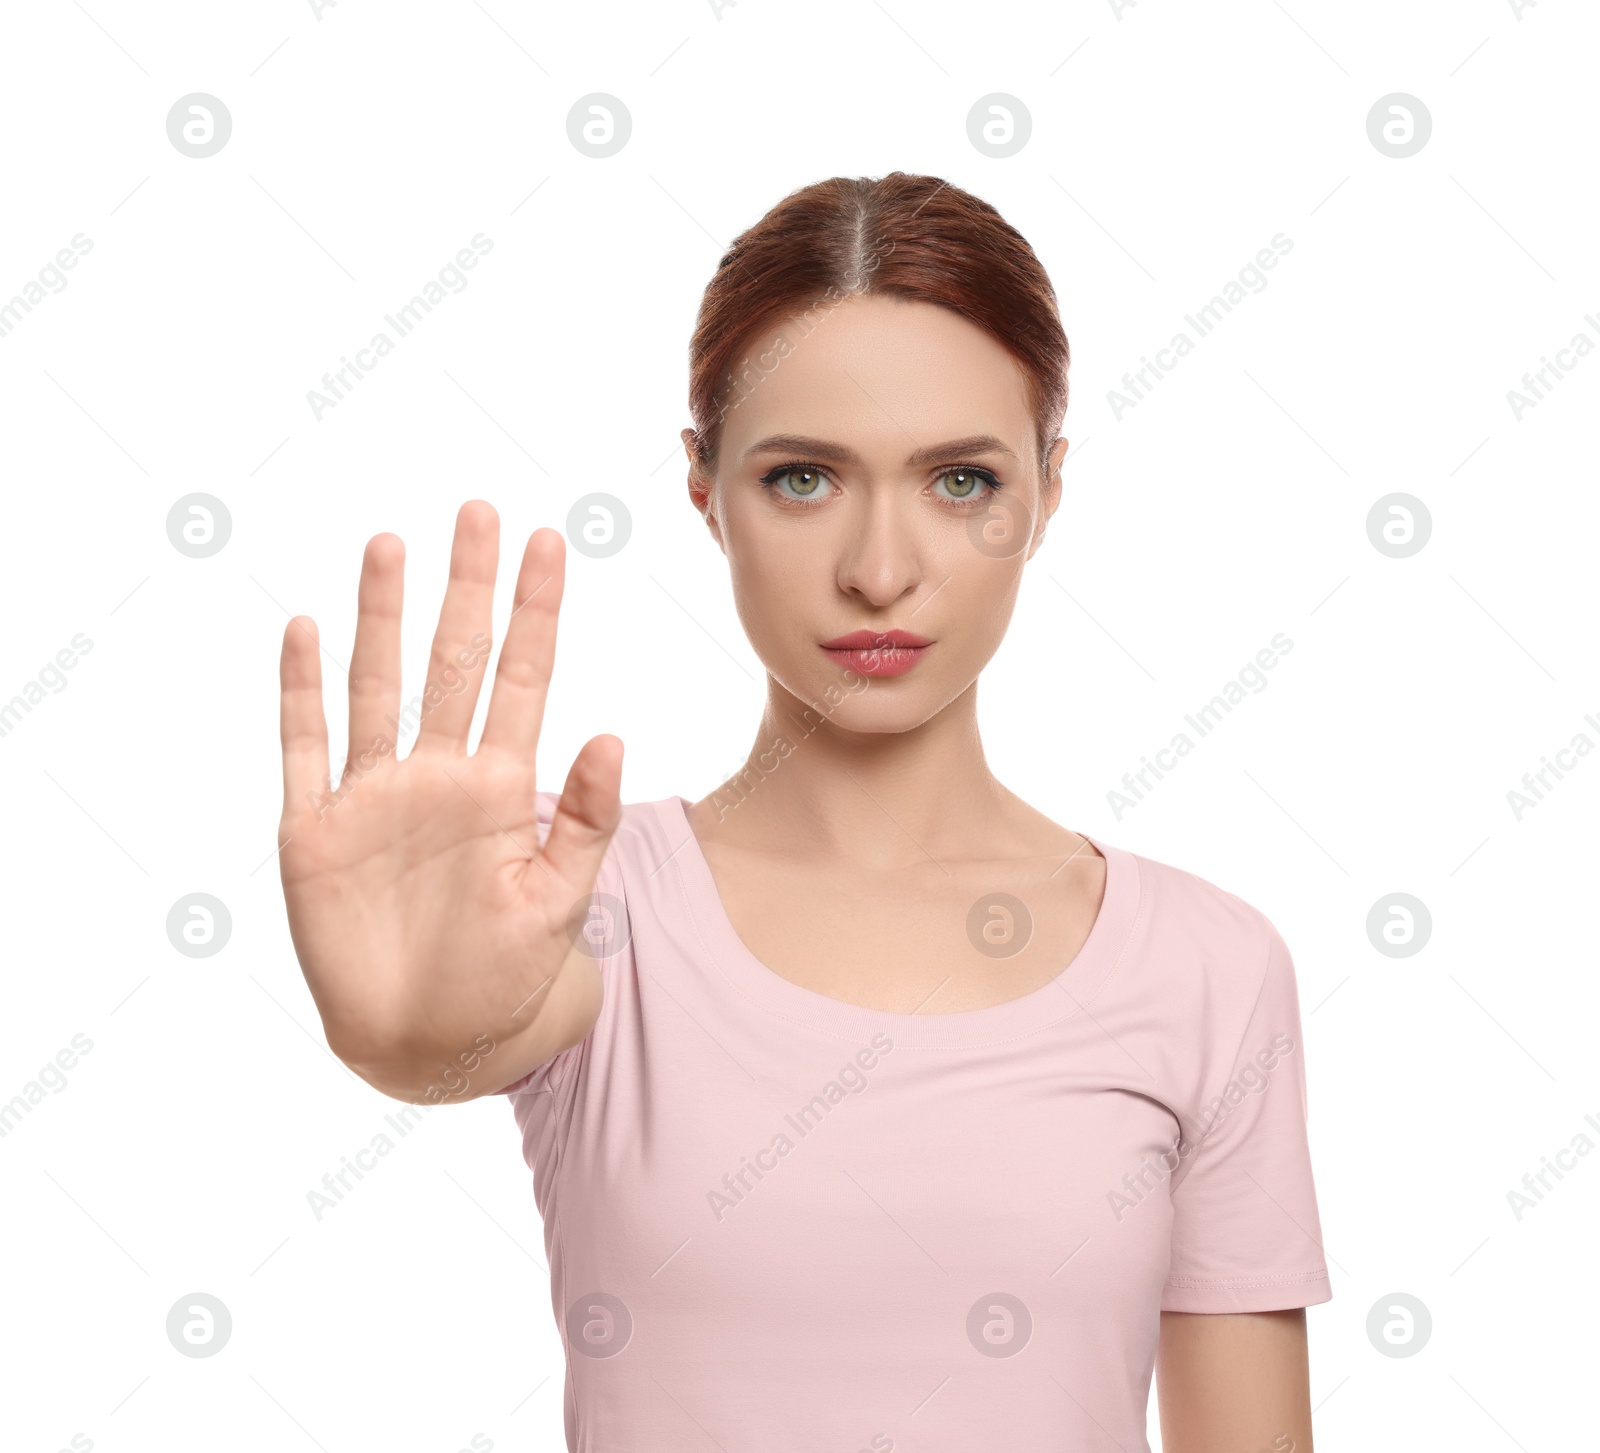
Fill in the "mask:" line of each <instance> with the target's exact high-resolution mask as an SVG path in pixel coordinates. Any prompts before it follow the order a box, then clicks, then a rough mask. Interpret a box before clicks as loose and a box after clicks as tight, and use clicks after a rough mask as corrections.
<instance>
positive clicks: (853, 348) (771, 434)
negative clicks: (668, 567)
mask: <svg viewBox="0 0 1600 1453" xmlns="http://www.w3.org/2000/svg"><path fill="white" fill-rule="evenodd" d="M749 356H750V357H751V358H753V359H760V360H761V364H762V368H763V370H765V371H763V372H762V373H761V374H760V375H759V376H758V375H757V374H756V373H755V371H754V370H753V369H752V370H751V372H750V373H749V374H748V375H747V377H746V379H745V381H744V384H743V388H742V391H741V393H742V396H740V397H739V402H738V403H737V405H736V406H734V407H732V408H730V409H729V411H728V413H727V416H726V418H725V419H724V421H723V432H722V444H721V450H720V455H719V461H718V467H717V472H716V476H715V478H714V480H707V479H704V478H699V477H696V475H695V474H694V472H693V470H692V468H691V473H690V482H689V490H690V495H691V498H693V499H694V501H695V506H696V508H697V509H699V510H701V511H702V513H703V514H704V515H705V518H706V522H707V524H708V526H709V527H710V529H711V532H712V534H713V535H714V536H715V538H716V540H717V543H718V544H719V545H720V546H721V547H722V551H723V553H724V554H725V555H726V556H727V558H728V565H729V568H730V571H731V573H732V578H733V594H734V601H735V604H736V606H737V608H738V611H739V619H740V620H741V621H742V622H743V624H744V628H745V632H746V634H747V635H748V636H749V638H750V643H751V645H752V646H753V647H754V648H755V652H756V654H757V655H758V656H759V657H760V658H761V661H762V664H763V665H764V666H765V667H766V669H767V671H768V673H769V674H770V675H771V676H772V678H773V679H774V680H775V681H776V682H777V683H778V684H779V685H780V686H782V687H783V688H784V689H785V690H787V691H788V692H790V693H791V694H792V695H793V696H795V697H797V698H799V700H800V701H802V702H805V703H809V704H811V705H813V706H814V707H816V708H818V709H819V711H821V712H823V713H825V714H826V715H827V717H828V718H829V719H830V720H832V721H833V722H835V723H836V724H837V725H838V726H840V727H843V728H845V729H847V730H852V731H864V732H898V731H907V730H909V729H911V728H913V727H916V726H919V725H920V724H921V723H923V722H925V721H927V720H928V719H929V718H930V717H932V716H934V715H935V714H936V713H937V712H939V711H940V710H942V709H943V708H944V707H945V706H947V705H949V703H950V702H952V701H953V700H955V699H956V698H957V697H958V696H960V695H961V694H962V693H963V692H964V691H966V690H967V688H968V687H969V686H971V685H972V683H973V682H974V680H976V678H977V675H978V673H979V671H981V670H982V669H983V667H984V665H985V664H986V663H987V662H988V660H989V658H990V657H991V656H992V655H993V654H994V652H995V650H996V648H997V647H998V646H999V644H1000V639H1001V637H1002V636H1003V635H1004V634H1005V630H1006V626H1007V624H1008V623H1009V621H1010V619H1011V611H1012V608H1013V606H1014V605H1015V602H1016V597H1017V589H1018V585H1019V583H1020V581H1021V578H1022V569H1023V566H1024V565H1025V564H1026V563H1027V561H1028V559H1029V558H1030V557H1031V556H1032V555H1033V552H1034V551H1035V550H1036V549H1037V548H1038V546H1039V542H1040V540H1041V538H1042V537H1043V534H1044V526H1045V523H1046V521H1047V520H1048V519H1049V517H1050V515H1051V514H1052V513H1054V511H1055V508H1056V505H1057V504H1058V503H1059V501H1060V495H1061V479H1060V473H1059V470H1060V464H1061V459H1062V457H1063V456H1064V455H1065V453H1066V450H1067V441H1066V440H1065V439H1057V440H1055V441H1054V444H1053V446H1052V448H1051V451H1050V455H1049V465H1048V471H1047V474H1046V476H1045V478H1043V479H1041V477H1040V471H1039V464H1038V454H1037V449H1036V446H1035V440H1034V426H1033V420H1032V417H1031V415H1030V412H1029V409H1028V404H1027V396H1026V393H1025V389H1024V375H1023V373H1022V371H1021V369H1020V367H1019V366H1018V365H1017V363H1016V362H1015V360H1014V359H1013V358H1012V357H1011V355H1010V354H1009V353H1008V352H1007V351H1006V350H1005V349H1004V348H1002V347H1001V346H1000V344H998V343H996V342H995V341H994V340H993V339H992V338H990V337H989V335H988V334H986V333H985V332H983V330H982V329H980V328H978V327H976V326H974V325H973V324H971V323H969V322H967V321H966V319H964V318H962V317H960V316H958V315H957V314H955V313H953V312H951V311H950V310H949V309H947V308H941V307H938V306H936V305H934V304H931V303H922V302H908V301H904V300H901V299H897V298H888V297H882V296H871V295H869V296H862V295H860V294H856V295H852V296H850V297H848V298H846V299H845V300H844V301H842V302H839V303H837V304H835V305H833V306H831V307H829V308H827V309H826V310H825V311H819V312H818V313H814V314H813V315H812V319H811V331H810V332H809V333H807V332H806V331H805V328H804V327H803V326H802V325H801V323H800V322H799V321H798V320H796V321H794V322H792V323H788V324H784V325H782V326H781V327H779V328H777V329H775V330H774V332H773V334H772V336H770V337H768V338H765V339H758V340H757V342H756V344H755V346H754V347H752V349H751V350H750V355H749ZM692 437H693V435H692V431H690V430H687V429H686V430H684V439H685V443H686V444H688V443H689V442H690V441H691V440H692ZM691 460H692V455H691ZM888 632H900V633H904V634H903V636H901V637H898V638H896V637H893V636H891V637H890V638H889V641H888V642H885V641H883V640H882V639H880V638H881V636H882V635H883V634H884V633H888ZM857 633H868V634H863V635H860V636H859V637H858V639H857V640H855V641H851V640H848V639H845V640H841V638H848V637H851V636H855V635H857ZM897 639H898V640H900V641H902V642H904V644H900V645H897V644H895V642H896V640H897ZM923 643H925V644H923ZM852 647H853V648H854V649H852Z"/></svg>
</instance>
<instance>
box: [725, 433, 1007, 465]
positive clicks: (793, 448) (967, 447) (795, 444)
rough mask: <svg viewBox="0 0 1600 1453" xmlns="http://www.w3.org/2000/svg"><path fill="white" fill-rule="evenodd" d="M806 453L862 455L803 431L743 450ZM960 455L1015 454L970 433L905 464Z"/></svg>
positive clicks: (832, 457)
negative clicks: (802, 432)
mask: <svg viewBox="0 0 1600 1453" xmlns="http://www.w3.org/2000/svg"><path fill="white" fill-rule="evenodd" d="M770 453H782V454H806V455H810V456H811V457H812V458H815V459H823V460H829V461H832V462H835V463H838V464H860V463H861V462H862V461H861V456H860V455H859V454H857V453H856V451H855V450H854V449H852V448H850V447H849V445H847V444H838V443H835V442H834V441H832V440H830V439H813V438H811V437H810V436H809V435H805V434H769V435H768V436H767V437H766V438H765V439H758V440H757V441H756V442H755V443H754V444H752V445H751V446H750V447H749V448H748V449H746V450H745V457H746V458H747V459H748V458H749V457H750V456H751V455H752V454H770ZM963 454H1004V455H1005V456H1006V457H1007V458H1008V459H1015V458H1016V455H1015V454H1014V453H1013V452H1012V450H1011V449H1010V448H1009V447H1008V446H1007V445H1006V443H1005V441H1004V440H1001V439H997V438H995V436H994V435H993V434H971V435H968V436H967V437H966V438H964V439H947V440H945V441H944V443H942V444H930V445H928V446H927V447H926V448H923V449H917V450H915V451H913V452H912V453H911V454H908V455H907V456H906V464H907V465H909V466H911V467H913V468H915V467H916V466H917V465H920V464H939V463H941V462H943V461H945V460H948V459H953V458H955V457H957V456H958V455H963Z"/></svg>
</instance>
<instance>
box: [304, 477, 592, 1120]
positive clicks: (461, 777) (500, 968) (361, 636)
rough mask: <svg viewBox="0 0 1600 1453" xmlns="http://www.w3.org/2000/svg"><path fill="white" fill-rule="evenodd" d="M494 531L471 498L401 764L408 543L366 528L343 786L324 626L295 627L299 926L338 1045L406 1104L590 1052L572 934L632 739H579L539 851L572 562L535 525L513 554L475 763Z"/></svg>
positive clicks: (494, 518)
mask: <svg viewBox="0 0 1600 1453" xmlns="http://www.w3.org/2000/svg"><path fill="white" fill-rule="evenodd" d="M499 534H500V529H499V517H498V515H497V514H496V513H495V510H494V509H493V507H492V506H490V505H488V504H487V503H485V502H484V501H482V500H472V501H469V502H468V503H467V504H465V505H463V506H462V508H461V511H460V513H459V515H458V516H457V518H456V531H455V540H454V543H453V546H452V549H451V555H450V581H449V585H448V586H447V588H446V591H445V598H444V605H443V607H442V609H441V611H440V613H439V624H438V629H437V631H436V632H435V635H434V639H433V648H432V652H431V654H430V657H429V662H428V676H427V682H426V685H425V686H424V688H423V691H422V693H421V700H420V703H417V706H420V710H421V712H422V716H421V721H420V726H419V729H418V732H417V739H416V742H415V745H414V746H413V747H412V749H411V751H410V753H409V754H408V755H407V756H406V757H405V758H404V759H400V758H398V756H397V740H396V738H397V736H398V729H397V725H396V723H397V722H399V721H400V720H401V719H402V717H401V710H400V611H401V600H402V596H403V589H404V573H405V563H404V562H405V548H404V546H403V545H402V543H401V541H400V540H399V538H398V537H396V536H394V535H378V536H375V537H374V538H373V539H372V540H371V541H370V542H369V543H368V545H367V550H366V556H365V559H364V560H363V562H362V568H361V588H360V600H359V606H358V613H357V620H356V636H355V645H354V649H353V651H352V653H351V660H350V739H349V750H348V753H347V758H346V762H345V769H344V773H343V776H342V778H341V781H340V783H339V785H338V787H337V788H334V787H333V786H332V785H331V783H330V781H329V771H328V767H329V763H328V728H327V722H326V719H325V717H324V715H323V708H322V669H321V660H320V646H319V643H318V640H317V632H316V625H315V623H314V622H313V621H312V620H311V619H310V618H309V617H305V616H297V617H296V618H295V619H294V620H292V621H291V622H290V623H289V626H288V629H287V630H286V631H285V633H284V640H283V656H282V664H281V682H282V707H281V729H282V738H283V816H282V819H281V821H280V824H279V832H278V841H279V843H280V844H281V851H280V853H279V861H280V863H281V867H282V875H283V893H284V900H285V903H286V905H287V908H288V915H289V930H290V934H291V936H292V938H293V940H294V946H295V952H296V954H297V955H298V957H299V960H300V965H301V968H302V969H303V970H304V971H305V976H306V982H307V984H308V985H309V986H310V989H311V994H312V997H313V999H314V1000H315V1001H316V1005H317V1009H318V1011H319V1012H320V1013H321V1016H322V1023H323V1029H324V1032H325V1033H326V1034H327V1037H328V1043H329V1045H330V1047H331V1048H332V1049H333V1050H334V1052H335V1053H336V1054H338V1056H339V1057H340V1058H341V1059H342V1060H344V1061H345V1063H346V1064H348V1065H350V1067H351V1068H352V1069H354V1070H355V1071H356V1072H357V1073H358V1074H360V1075H361V1076H362V1077H363V1078H364V1079H366V1080H367V1081H368V1082H369V1083H371V1084H373V1085H375V1086H376V1087H377V1088H379V1089H381V1090H383V1091H385V1092H386V1093H388V1094H391V1095H394V1096H396V1097H397V1098H401V1099H420V1098H423V1097H424V1096H426V1098H429V1099H434V1100H438V1099H440V1098H473V1097H475V1096H476V1095H478V1094H483V1093H487V1092H489V1091H491V1090H494V1089H498V1088H501V1087H502V1086H503V1085H505V1084H508V1083H510V1082H511V1081H512V1080H513V1079H515V1078H517V1077H518V1076H519V1075H520V1074H522V1073H525V1072H526V1070H527V1069H529V1068H531V1067H532V1066H533V1065H534V1064H537V1063H538V1062H539V1061H540V1060H542V1059H545V1058H547V1057H548V1056H549V1055H550V1054H553V1053H555V1052H556V1050H558V1049H561V1048H564V1047H565V1045H566V1044H568V1043H573V1042H575V1041H576V1039H578V1038H580V1037H581V1036H582V1034H583V1033H585V1032H587V1029H588V1026H589V1024H591V1023H592V1022H593V1017H594V1013H595V1012H596V1010H597V1009H598V1004H599V992H600V991H599V979H598V974H597V973H596V970H595V964H594V961H593V959H592V958H591V957H589V955H588V954H587V953H586V952H584V948H583V945H582V939H581V935H574V934H573V933H571V932H570V931H569V927H568V925H569V923H570V922H572V921H573V915H574V914H575V913H576V914H577V915H578V917H579V918H580V919H581V917H582V915H583V909H584V905H585V903H586V900H587V898H588V895H589V893H590V891H591V890H592V888H593V886H594V882H595V878H596V876H597V874H598V873H599V869H600V864H601V860H602V858H603V856H604V854H605V850H606V847H607V845H608V844H609V842H610V841H611V837H612V834H613V833H614V832H615V831H616V827H617V824H618V823H619V822H620V820H621V813H622V808H621V800H620V784H621V775H622V743H621V742H620V741H619V740H618V739H617V738H616V737H612V736H599V737H594V738H592V739H591V740H590V741H589V742H587V743H586V744H585V745H584V747H583V750H582V751H580V752H579V753H578V756H577V758H576V760H575V761H574V762H573V765H572V769H571V771H570V773H569V774H568V777H567V782H566V786H565V788H564V790H563V792H562V795H561V800H560V803H559V804H558V807H557V809H556V813H555V818H554V821H553V823H552V824H551V827H550V832H549V836H548V839H547V841H546V842H545V843H544V844H543V845H542V846H541V845H540V843H539V837H538V828H537V822H536V816H535V786H534V758H535V752H536V748H537V745H538V740H539V729H540V726H541V723H542V721H543V718H544V707H545V700H546V695H547V693H548V690H549V685H550V674H551V668H552V664H553V662H554V658H555V642H556V622H557V616H558V613H559V610H560V605H561V594H562V585H563V577H564V563H565V544H564V542H563V541H562V539H561V536H560V535H559V534H557V533H556V531H554V530H550V529H541V530H537V531H535V532H534V534H533V535H532V536H531V537H530V538H529V540H528V545H527V549H526V551H525V553H524V555H523V559H522V567H521V570H520V572H519V574H518V577H517V586H516V595H515V601H514V608H513V611H512V614H511V619H510V622H509V624H508V627H507V631H506V637H505V645H504V647H503V649H502V650H501V652H500V659H499V663H498V666H497V668H496V673H495V682H494V690H493V693H492V695H491V696H490V699H489V710H488V716H487V719H486V721H485V723H484V729H483V736H482V739H481V740H480V742H479V743H478V749H477V751H475V752H473V753H471V754H470V755H469V754H468V752H467V733H468V729H469V728H470V726H471V724H472V718H473V712H474V709H475V707H476V705H477V700H478V692H479V688H480V686H481V685H482V681H483V677H484V675H485V674H486V672H487V668H488V657H489V650H490V631H491V627H492V623H493V596H494V581H495V572H496V566H497V564H498V559H499ZM415 715H416V711H415V709H413V710H412V712H411V717H412V718H413V719H414V718H415ZM441 1086H442V1087H443V1088H442V1091H441V1088H440V1087H441Z"/></svg>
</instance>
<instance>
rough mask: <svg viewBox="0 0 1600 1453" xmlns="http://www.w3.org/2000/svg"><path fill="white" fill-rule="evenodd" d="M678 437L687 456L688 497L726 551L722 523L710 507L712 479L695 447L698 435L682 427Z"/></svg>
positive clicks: (720, 546) (720, 547)
mask: <svg viewBox="0 0 1600 1453" xmlns="http://www.w3.org/2000/svg"><path fill="white" fill-rule="evenodd" d="M678 437H679V438H680V439H682V440H683V452H684V453H685V454H687V455H688V456H689V480H688V484H689V499H690V501H691V503H693V505H694V507H695V512H696V513H697V514H698V515H699V516H700V517H701V519H703V520H704V521H705V522H706V527H707V528H708V529H709V530H710V531H711V535H712V538H713V539H715V540H716V542H717V546H718V548H719V549H722V550H723V551H724V553H726V547H725V546H723V544H722V525H721V523H720V522H719V521H718V519H717V516H716V512H715V511H714V510H713V509H712V508H711V486H712V480H711V477H710V476H709V475H707V474H705V473H704V472H703V471H702V469H701V467H700V454H699V450H698V447H697V444H698V440H699V435H697V434H696V433H695V431H694V430H693V429H684V430H683V431H682V432H681V433H680V434H679V436H678Z"/></svg>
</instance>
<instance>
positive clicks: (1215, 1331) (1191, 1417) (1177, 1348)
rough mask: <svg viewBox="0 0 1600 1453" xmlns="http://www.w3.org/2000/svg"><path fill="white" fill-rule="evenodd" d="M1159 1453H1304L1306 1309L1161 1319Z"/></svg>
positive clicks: (1307, 1432) (1307, 1427)
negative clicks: (1160, 1450)
mask: <svg viewBox="0 0 1600 1453" xmlns="http://www.w3.org/2000/svg"><path fill="white" fill-rule="evenodd" d="M1156 1396H1157V1399H1158V1401H1159V1404H1160V1408H1161V1449H1162V1453H1291V1450H1293V1453H1311V1370H1310V1361H1309V1358H1308V1356H1307V1352H1306V1309H1305V1308H1304V1307H1293V1308H1291V1309H1289V1310H1288V1311H1283V1312H1222V1313H1215V1312H1163V1313H1162V1314H1161V1342H1160V1346H1159V1347H1158V1349H1157V1352H1156Z"/></svg>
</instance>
